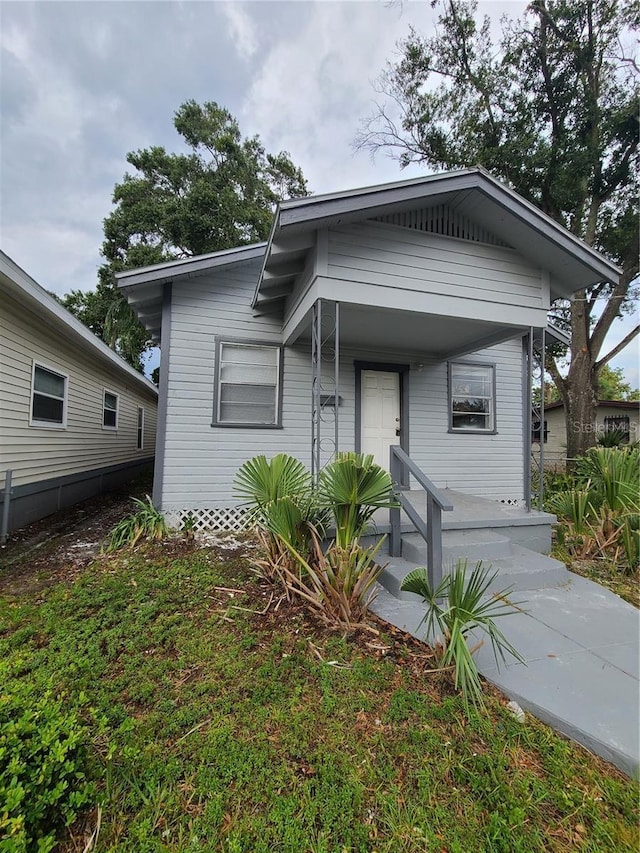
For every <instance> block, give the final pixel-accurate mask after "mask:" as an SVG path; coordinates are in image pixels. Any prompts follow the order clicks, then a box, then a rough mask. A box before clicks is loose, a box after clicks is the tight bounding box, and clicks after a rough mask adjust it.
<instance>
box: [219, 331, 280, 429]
mask: <svg viewBox="0 0 640 853" xmlns="http://www.w3.org/2000/svg"><path fill="white" fill-rule="evenodd" d="M281 384H282V348H281V347H279V346H274V345H272V344H263V343H250V344H249V343H244V342H243V343H240V342H237V341H218V342H217V347H216V382H215V405H214V413H213V423H214V425H217V426H262V427H277V426H280V424H281V418H280V394H281Z"/></svg>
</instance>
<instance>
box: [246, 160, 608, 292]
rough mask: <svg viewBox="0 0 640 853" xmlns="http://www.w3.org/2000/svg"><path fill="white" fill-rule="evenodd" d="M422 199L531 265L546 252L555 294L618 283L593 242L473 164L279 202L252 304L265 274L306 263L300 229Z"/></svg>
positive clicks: (285, 273)
mask: <svg viewBox="0 0 640 853" xmlns="http://www.w3.org/2000/svg"><path fill="white" fill-rule="evenodd" d="M425 204H426V205H428V206H434V205H439V204H446V205H447V206H448V207H450V208H451V209H453V210H455V211H456V212H457V213H459V214H461V215H463V216H465V217H467V218H468V219H470V220H472V221H475V222H477V223H479V224H480V225H482V226H484V227H487V228H489V229H490V230H491V231H493V233H494V234H495V235H496V236H497V237H498V238H499V239H500V240H502V241H504V243H506V244H507V245H508V246H510V247H512V248H514V249H515V250H516V251H518V252H519V253H520V254H522V255H523V256H524V257H526V258H528V259H529V260H531V261H532V262H533V263H534V264H535V265H536V266H540V265H541V260H542V259H544V261H543V262H544V268H545V269H548V270H549V273H550V277H551V296H552V298H559V297H569V296H571V294H572V293H574V292H575V291H576V290H580V289H582V288H583V287H588V286H589V285H591V284H596V283H597V282H600V281H610V282H615V281H617V279H618V276H619V275H620V270H619V269H618V267H617V266H616V265H615V264H613V263H612V262H611V261H609V260H607V259H606V258H605V257H604V256H603V255H601V254H600V253H599V252H596V251H595V249H592V248H591V247H590V246H587V245H586V243H584V242H583V241H582V240H580V239H579V238H578V237H576V236H575V235H574V234H572V233H571V232H570V231H567V229H566V228H563V227H562V226H561V225H559V224H558V223H557V222H556V221H555V220H553V219H551V217H549V216H547V215H546V214H545V213H542V211H540V210H538V208H536V207H535V205H533V204H531V203H530V202H528V201H526V199H524V198H522V197H521V196H519V195H518V194H517V193H516V192H514V191H513V190H512V189H510V188H509V187H507V186H505V185H504V184H502V183H501V182H500V181H497V180H496V179H495V178H494V177H493V176H492V175H490V174H489V173H488V172H486V171H485V170H484V169H482V168H480V167H474V168H471V169H460V170H459V171H454V172H441V173H438V174H434V175H427V176H425V177H423V178H413V179H411V180H408V181H398V182H395V183H390V184H382V185H379V186H372V187H363V188H360V189H355V190H348V191H346V192H337V193H330V194H327V195H318V196H309V197H306V198H297V199H290V200H288V201H284V202H282V203H281V204H280V205H278V208H277V210H276V214H275V217H274V221H273V226H272V229H271V234H270V236H269V241H268V245H267V249H266V252H265V260H264V265H263V269H262V273H261V275H260V279H259V281H258V284H257V287H256V291H255V295H254V300H253V306H254V307H256V306H257V305H258V304H259V303H260V301H261V296H262V285H263V283H264V281H265V278H266V277H268V278H270V280H272V281H273V279H274V278H277V279H278V284H279V285H286V284H287V283H289V284H291V285H292V284H293V281H294V280H295V278H296V276H297V275H298V274H299V273H300V272H301V271H302V269H303V268H304V263H305V257H306V252H307V251H308V250H309V249H310V244H309V242H308V240H307V242H305V239H304V236H305V235H307V237H308V236H309V234H310V232H315V231H316V230H317V229H319V228H327V227H331V226H337V225H345V224H348V223H351V222H357V221H359V220H363V219H372V218H377V217H381V216H388V215H391V214H394V213H400V212H403V211H407V210H411V209H416V208H417V207H420V206H424V205H425ZM288 247H290V250H289V251H288ZM278 270H280V271H281V272H280V274H279V275H278ZM279 290H280V292H282V289H281V288H279ZM265 296H266V294H265ZM280 298H284V297H280ZM265 302H266V299H265Z"/></svg>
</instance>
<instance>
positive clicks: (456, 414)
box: [449, 362, 496, 432]
mask: <svg viewBox="0 0 640 853" xmlns="http://www.w3.org/2000/svg"><path fill="white" fill-rule="evenodd" d="M495 390H496V387H495V367H494V365H492V364H472V363H470V362H469V363H467V362H450V363H449V419H450V421H449V428H450V430H451V431H452V432H458V431H459V432H495Z"/></svg>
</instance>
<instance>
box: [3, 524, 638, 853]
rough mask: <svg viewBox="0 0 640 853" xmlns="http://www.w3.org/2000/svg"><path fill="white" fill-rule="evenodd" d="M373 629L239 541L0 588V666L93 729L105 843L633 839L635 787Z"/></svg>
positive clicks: (331, 847) (124, 848)
mask: <svg viewBox="0 0 640 853" xmlns="http://www.w3.org/2000/svg"><path fill="white" fill-rule="evenodd" d="M377 628H378V630H379V631H380V633H379V634H378V635H376V634H375V633H372V632H370V631H366V632H362V633H360V634H356V635H354V636H351V637H349V638H344V637H342V636H339V635H337V634H335V633H333V632H331V631H330V630H328V629H326V628H323V627H322V626H320V625H318V624H317V623H315V622H314V621H312V620H311V619H310V617H308V616H307V615H306V614H305V613H304V612H303V610H302V609H301V608H300V607H297V606H292V605H289V604H287V602H285V601H278V599H277V595H276V594H274V592H273V590H272V589H271V588H270V587H268V586H267V585H265V584H264V583H262V582H260V581H259V580H258V579H257V578H256V576H255V575H254V574H253V572H252V571H251V566H250V560H249V559H248V558H247V557H246V556H245V554H244V553H243V551H242V550H237V551H236V552H233V551H231V552H223V551H220V550H216V549H215V548H205V549H197V548H195V547H194V546H193V544H192V543H188V542H178V541H172V542H168V543H164V544H163V545H153V546H145V547H144V548H141V549H140V550H139V551H137V552H134V553H132V552H125V553H119V554H116V555H110V556H109V557H101V558H99V559H97V560H96V561H95V562H93V563H92V564H91V565H89V566H87V567H86V568H84V569H83V570H82V571H81V572H80V573H79V574H78V573H77V571H75V572H74V573H73V574H72V575H71V577H70V578H69V579H67V580H64V579H61V577H60V575H59V574H57V575H56V576H55V578H54V580H53V581H52V584H51V585H50V586H48V587H46V588H45V589H43V588H42V587H40V588H39V589H38V590H37V592H36V591H30V590H28V589H24V590H23V591H21V592H19V593H16V592H6V593H5V594H4V596H0V683H2V685H3V690H5V691H9V692H10V691H16V692H18V691H19V692H20V693H21V694H22V695H25V694H31V695H32V696H34V697H36V696H39V695H42V694H43V693H44V692H45V691H47V690H50V691H53V694H54V695H60V696H64V697H65V702H66V703H67V704H68V706H69V708H70V709H74V710H77V712H78V714H80V715H81V716H82V718H83V719H84V720H85V722H86V724H87V725H88V726H89V727H90V730H91V731H92V733H93V734H92V736H93V741H92V750H93V755H94V773H95V776H96V777H97V780H98V784H99V791H100V810H101V811H100V814H101V825H100V831H99V836H98V840H97V845H96V847H95V848H94V849H96V850H98V851H102V853H107V851H113V853H115V851H118V853H128V851H130V852H131V853H134V851H135V853H147V851H148V853H151V851H153V852H154V853H155V851H157V852H158V853H160V851H163V853H164V851H176V853H178V851H185V853H186V851H192V850H210V851H226V853H260V851H264V853H272V851H283V853H284V851H290V853H302V851H309V853H333V851H335V853H347V851H349V852H351V851H353V853H356V851H369V852H370V853H374V851H375V853H385V851H387V853H403V851H407V853H410V851H437V853H440V851H448V853H455V852H456V851H458V853H468V851H496V852H497V853H499V851H505V853H507V851H508V853H517V851H522V853H524V851H526V853H535V851H569V850H581V851H594V853H595V851H603V850H616V851H624V850H629V851H632V850H633V851H635V850H636V849H637V842H638V831H637V826H638V810H637V802H638V788H637V785H636V784H635V783H633V782H630V781H629V780H628V779H626V778H625V777H624V776H622V775H621V774H620V773H618V772H617V771H616V770H615V769H613V768H612V767H611V766H609V765H607V764H606V763H605V762H602V761H600V760H599V759H597V758H595V757H593V756H591V755H589V754H588V753H587V752H585V751H584V750H582V749H581V748H579V747H577V746H575V745H573V744H571V743H569V742H568V741H566V740H564V739H562V738H561V737H559V736H557V735H555V734H554V733H553V732H552V731H551V730H550V729H548V728H546V727H545V726H543V725H542V724H540V723H538V722H537V721H535V720H533V719H532V718H530V717H527V722H526V723H525V724H524V725H522V724H519V723H518V722H517V721H516V720H515V719H513V718H512V716H511V715H510V714H509V713H508V712H507V711H506V710H505V707H504V705H505V700H504V699H503V698H502V697H501V696H500V695H499V694H498V693H497V692H496V691H494V690H493V689H491V688H488V694H489V695H488V700H487V701H488V708H489V715H488V717H487V718H474V719H472V720H471V721H470V722H468V721H466V720H465V717H464V713H463V707H462V703H461V700H460V698H459V697H458V696H455V695H453V694H452V691H451V687H450V683H449V681H448V679H447V677H446V676H444V675H442V674H441V673H435V674H434V673H432V672H430V671H429V670H430V669H431V667H432V665H433V661H432V658H431V657H430V654H429V651H428V649H427V648H426V647H424V646H423V645H421V644H420V643H418V642H417V641H415V640H413V639H412V638H410V637H406V636H405V635H403V634H401V633H399V632H396V631H391V630H389V631H386V632H385V629H384V626H382V625H380V624H379V623H377ZM97 721H99V724H98V722H97ZM97 820H98V811H97V808H96V810H94V811H93V812H92V813H90V814H89V815H88V816H87V817H86V819H85V820H84V821H83V822H79V823H77V824H76V825H75V826H74V827H72V828H71V832H70V834H69V837H68V838H67V839H66V841H65V842H64V843H63V844H62V846H61V847H60V849H61V850H65V851H72V850H73V851H75V850H83V849H84V845H85V843H86V839H87V838H88V836H89V835H90V834H91V832H93V831H94V830H95V828H96V826H97ZM0 849H1V844H0Z"/></svg>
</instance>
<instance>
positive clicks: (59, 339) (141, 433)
mask: <svg viewBox="0 0 640 853" xmlns="http://www.w3.org/2000/svg"><path fill="white" fill-rule="evenodd" d="M157 408H158V393H157V389H156V388H155V386H154V385H153V384H152V383H151V382H149V381H148V380H147V379H145V378H144V376H142V375H141V374H140V373H138V372H137V371H136V370H134V369H133V368H132V367H130V366H129V365H128V364H127V363H126V362H125V361H123V359H121V358H120V357H119V356H118V355H116V353H114V352H113V351H112V350H111V349H109V347H108V346H107V345H106V344H104V343H103V342H102V341H101V340H99V339H98V338H97V337H96V336H95V335H94V334H93V333H92V332H91V331H89V330H88V329H87V328H86V327H85V326H84V325H83V324H82V323H81V322H80V321H79V320H77V319H76V318H75V317H74V316H73V315H72V314H70V313H69V312H68V311H67V310H65V309H64V308H62V306H61V305H59V304H58V302H57V301H56V300H55V299H54V298H53V297H51V296H50V295H49V294H48V293H47V292H46V291H45V290H43V288H42V287H40V285H39V284H37V283H36V282H35V281H34V280H33V279H32V278H31V277H30V276H28V275H27V273H25V272H24V271H23V270H22V269H20V267H19V266H18V265H17V264H15V263H14V262H13V261H12V260H11V258H9V257H8V256H7V255H5V254H4V253H3V252H0V512H1V511H2V510H3V509H4V501H5V500H6V495H5V493H4V486H5V477H6V472H7V471H8V470H9V471H11V472H12V488H11V495H10V501H9V507H8V509H9V512H8V518H7V515H6V512H5V513H3V514H2V515H0V517H2V518H4V519H5V521H7V520H8V525H7V528H8V530H14V529H16V528H18V527H21V526H23V525H25V524H28V523H29V522H32V521H35V520H37V519H39V518H42V517H44V516H46V515H49V514H50V513H52V512H55V511H57V510H59V509H62V508H64V507H67V506H70V505H72V504H74V503H77V502H78V501H81V500H84V499H86V498H88V497H91V496H92V495H95V494H98V493H100V492H102V491H108V490H109V489H111V488H113V487H115V486H116V485H118V484H120V483H122V482H126V480H128V479H131V478H132V477H133V476H134V475H135V474H136V473H138V472H140V471H142V470H143V469H144V468H145V466H146V467H147V468H148V467H149V466H150V463H151V462H152V460H153V457H154V455H155V441H156V420H157ZM0 532H1V533H3V534H6V532H7V530H3V531H0Z"/></svg>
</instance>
